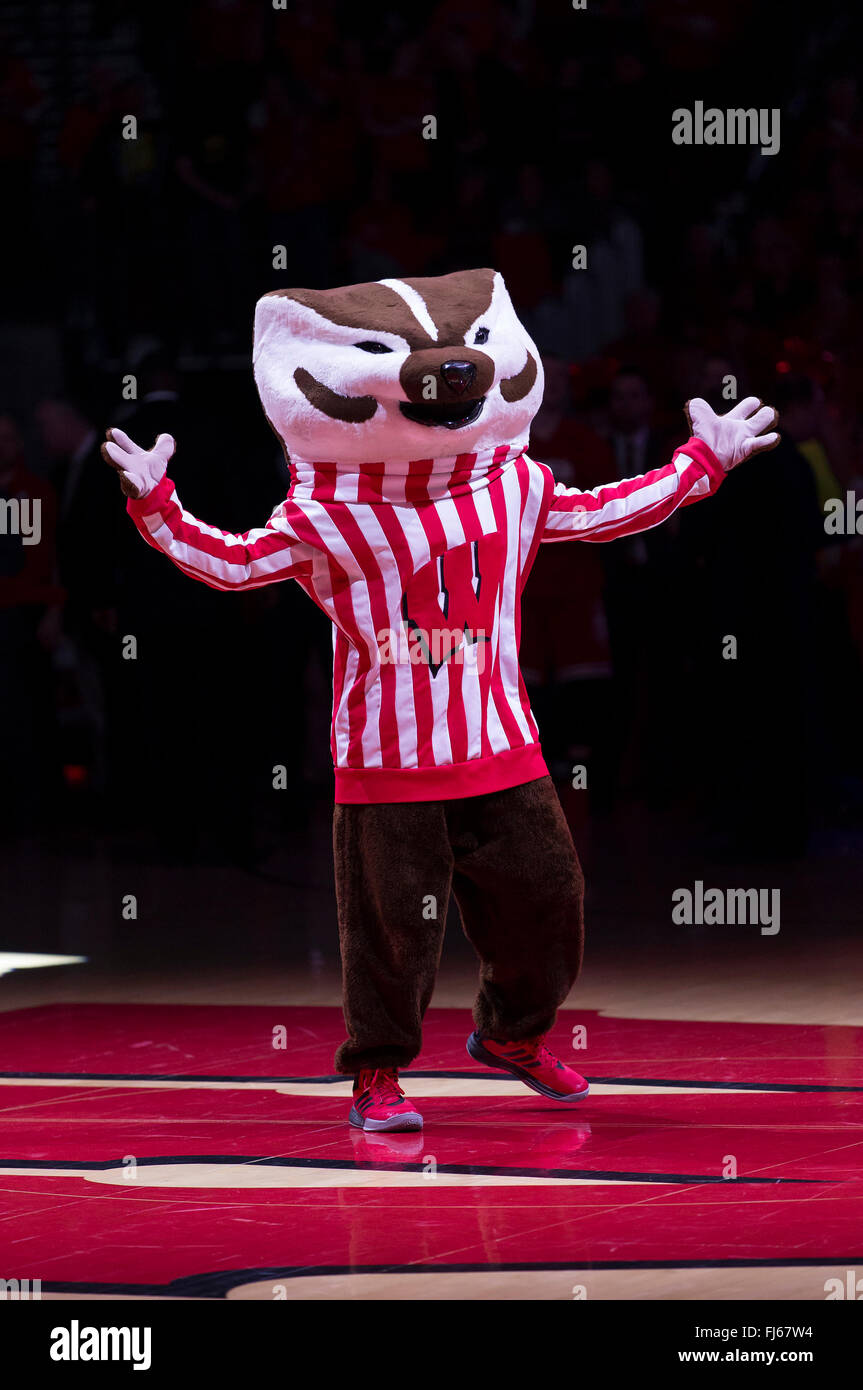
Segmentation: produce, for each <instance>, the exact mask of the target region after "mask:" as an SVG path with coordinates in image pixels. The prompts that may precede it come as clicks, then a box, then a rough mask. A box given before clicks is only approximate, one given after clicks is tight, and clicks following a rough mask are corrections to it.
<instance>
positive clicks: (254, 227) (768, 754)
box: [0, 0, 863, 855]
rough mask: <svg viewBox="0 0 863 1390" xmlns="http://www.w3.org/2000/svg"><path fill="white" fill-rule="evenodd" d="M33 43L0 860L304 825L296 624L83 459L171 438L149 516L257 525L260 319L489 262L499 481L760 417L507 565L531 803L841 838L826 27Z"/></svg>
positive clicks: (452, 2)
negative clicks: (753, 114)
mask: <svg viewBox="0 0 863 1390" xmlns="http://www.w3.org/2000/svg"><path fill="white" fill-rule="evenodd" d="M40 8H41V7H40V5H39V4H35V5H34V6H33V10H32V15H31V19H32V24H31V23H30V22H29V21H28V20H27V18H26V16H24V17H22V12H21V11H20V10H19V8H18V7H11V6H10V7H9V8H8V13H7V10H6V9H4V7H3V6H2V4H0V30H2V29H5V34H4V37H5V45H4V53H3V57H2V60H0V162H2V169H3V179H4V185H5V188H6V191H7V196H8V198H9V206H10V207H14V209H15V216H14V218H10V219H9V226H8V230H9V233H10V236H11V239H12V247H11V256H10V259H9V264H10V265H12V266H14V267H15V275H14V277H13V278H12V283H10V285H9V287H8V295H7V303H8V309H9V315H10V322H9V324H8V325H7V327H6V329H5V330H4V333H3V337H2V343H0V355H2V357H3V359H4V360H5V365H6V367H7V369H8V370H6V371H5V372H4V377H5V380H6V381H7V383H9V385H8V386H7V388H6V390H5V392H4V395H3V397H2V398H0V497H2V498H7V499H8V498H12V497H19V498H25V497H29V498H31V499H35V498H39V499H40V502H41V507H42V536H41V540H40V543H39V544H38V545H37V546H27V545H24V544H23V541H22V539H21V538H20V537H18V536H15V535H12V534H0V718H2V721H3V725H4V728H5V729H6V730H7V731H12V733H11V736H9V737H7V738H5V739H4V740H3V741H2V751H0V777H2V780H3V785H4V789H5V794H4V797H3V804H2V808H0V815H2V817H3V819H4V821H5V823H6V824H7V826H8V827H9V828H11V829H20V828H21V827H22V826H23V827H25V828H26V827H28V826H31V825H33V824H39V823H42V822H43V821H45V820H46V819H50V818H55V817H59V818H60V819H61V820H63V819H64V818H65V819H68V818H69V817H70V816H71V817H74V816H76V815H78V814H80V809H79V808H80V807H82V806H84V805H86V806H87V807H88V808H91V809H92V808H93V807H96V808H101V814H102V815H103V816H108V817H109V818H111V819H112V821H113V822H115V823H118V824H126V823H128V824H130V825H132V826H135V825H145V824H149V823H152V822H154V821H155V820H156V819H158V821H159V831H160V836H161V838H162V841H163V843H164V845H165V846H166V848H167V849H168V850H170V849H171V847H172V846H175V847H176V848H177V849H178V850H180V849H181V848H182V849H184V850H186V849H188V844H189V840H190V836H191V837H196V838H197V841H198V842H199V847H200V852H201V853H209V852H211V847H212V845H213V844H214V843H215V844H216V845H217V846H223V845H224V843H229V844H230V846H231V848H232V852H239V853H241V854H242V853H246V852H248V853H249V854H250V855H253V854H254V843H253V841H254V826H255V816H254V814H253V813H252V809H251V808H253V807H255V806H256V805H258V803H259V802H260V801H261V799H262V798H263V796H264V794H265V792H266V790H267V788H268V787H269V786H270V784H271V778H272V768H273V767H274V766H275V765H284V766H285V767H286V768H287V770H288V776H289V781H290V787H291V794H290V796H289V797H288V798H286V800H285V805H286V807H287V808H288V809H287V810H286V811H285V813H284V815H285V818H286V819H287V820H288V821H289V822H291V820H292V818H296V819H297V821H299V820H300V819H301V817H302V808H303V805H304V804H305V799H307V798H308V796H309V795H310V794H311V792H313V791H314V790H315V789H318V790H320V791H321V794H322V795H323V794H325V793H326V790H327V787H326V771H325V764H326V753H327V749H326V740H325V733H324V732H323V730H324V728H325V724H323V723H322V722H321V721H320V719H319V718H318V714H319V711H320V708H321V706H322V704H325V703H326V699H327V696H326V694H325V691H326V684H327V679H328V676H327V661H328V646H329V633H328V630H327V624H326V622H325V620H324V619H323V618H322V617H321V615H320V614H318V613H317V612H316V611H315V610H314V609H313V608H312V606H311V605H310V604H309V603H308V601H307V600H306V599H305V597H304V596H303V595H302V594H300V593H299V591H295V590H294V589H292V587H291V586H289V585H283V586H277V587H274V588H273V589H268V590H262V591H259V592H256V593H254V594H251V595H244V596H234V595H231V596H226V595H221V594H215V593H213V592H212V591H210V590H207V589H205V588H204V587H203V586H199V585H195V584H193V583H191V582H190V581H188V580H186V579H185V578H184V577H183V576H181V575H179V574H178V573H177V572H176V571H174V570H173V569H172V568H171V567H170V566H169V565H168V564H167V563H166V562H164V561H163V560H161V559H160V557H158V556H156V555H154V554H153V553H152V552H151V551H149V550H148V548H147V547H146V546H144V545H143V543H142V542H141V541H140V538H139V537H138V536H137V534H136V533H135V532H134V529H133V528H132V526H131V523H129V522H128V520H127V518H126V517H125V515H124V511H123V505H122V498H121V496H120V494H119V489H118V487H117V483H116V479H115V478H114V477H113V475H112V474H110V473H109V471H108V470H107V469H106V468H105V466H104V464H103V463H102V462H101V460H100V457H99V443H100V441H101V438H102V437H103V435H104V429H105V427H106V426H107V425H109V424H118V425H122V427H123V428H124V429H126V430H127V432H128V433H129V434H131V435H132V437H133V438H136V439H140V440H142V441H145V442H148V441H149V440H150V439H152V438H154V437H155V435H156V434H157V433H158V432H161V431H169V432H171V433H172V434H174V436H175V438H177V440H178V452H177V455H176V460H175V462H174V463H172V466H171V472H172V476H173V477H174V478H175V481H176V482H177V484H178V488H179V490H180V493H181V496H182V497H183V501H184V503H185V505H186V506H188V507H189V508H190V510H192V511H194V512H196V513H197V514H199V515H202V516H204V517H205V518H206V519H207V520H209V521H211V522H213V523H214V524H217V525H221V526H225V527H228V528H230V529H231V530H242V529H245V528H246V527H249V526H252V525H257V524H262V522H263V520H264V519H265V518H266V516H267V515H268V514H269V512H270V510H271V509H272V507H273V506H274V505H275V503H276V502H277V501H278V499H279V497H280V495H283V492H284V488H285V485H286V472H285V467H284V461H283V460H282V459H281V458H280V456H279V455H278V453H277V451H276V450H275V448H274V445H273V441H272V437H271V436H270V434H269V432H268V430H267V429H266V426H265V424H264V422H263V421H262V420H261V418H260V414H259V407H258V405H257V402H256V400H255V396H254V390H253V385H252V382H251V371H250V364H249V361H248V357H249V347H250V338H251V316H252V309H253V305H254V301H255V299H256V297H257V296H258V295H259V294H261V293H263V292H265V291H266V290H268V289H271V288H274V287H277V286H285V285H289V284H300V285H315V286H327V285H333V284H339V283H347V282H352V281H357V280H367V279H377V278H381V277H385V276H398V275H422V274H436V273H443V272H446V271H448V270H452V269H458V268H463V267H469V266H474V265H484V264H487V265H493V266H495V267H496V268H498V269H500V270H501V271H502V272H503V273H504V275H505V277H506V279H507V283H508V286H509V289H510V293H511V295H512V298H513V300H514V302H515V305H516V308H517V310H518V312H519V314H520V315H521V317H522V318H523V320H524V322H525V323H526V325H527V327H528V329H529V331H530V332H531V333H532V335H533V336H534V338H535V340H536V341H537V343H538V345H539V348H540V350H541V352H542V353H543V356H544V359H545V368H546V377H547V389H546V397H545V402H544V405H543V407H542V410H541V412H540V414H539V416H538V418H537V420H536V422H535V427H534V431H533V435H532V451H533V454H534V456H535V457H536V458H538V459H540V460H542V461H543V462H546V463H548V464H549V465H550V466H551V467H552V468H553V470H554V471H555V474H556V476H557V477H558V478H559V479H560V480H561V481H563V482H565V483H567V484H572V485H578V486H582V487H595V486H598V485H600V484H601V483H603V482H606V481H610V480H613V479H618V478H621V477H626V476H632V475H634V474H636V473H640V472H643V471H646V470H647V469H649V468H651V467H654V466H657V465H658V464H660V463H662V462H665V461H666V460H667V459H668V458H669V457H670V453H671V450H672V449H673V448H674V447H675V446H676V445H677V444H679V443H681V442H682V441H683V440H684V439H685V437H686V433H687V430H686V422H685V419H684V416H683V412H682V408H681V407H682V405H683V403H684V402H685V401H686V400H687V398H689V397H690V396H693V395H696V394H698V395H703V396H705V397H706V398H707V399H708V400H710V401H711V403H712V404H714V405H715V407H716V408H717V409H721V410H724V409H727V408H729V407H730V406H731V405H732V404H733V403H734V401H735V399H739V398H742V397H743V396H746V395H756V396H760V397H762V398H763V399H765V400H768V401H770V402H771V403H772V404H776V405H777V406H778V407H779V409H780V412H781V429H782V442H781V444H780V446H779V447H778V448H777V449H776V450H775V451H774V452H772V453H771V454H769V455H767V456H765V457H764V458H762V459H760V460H758V461H757V462H755V463H753V464H752V465H751V466H749V467H746V468H742V469H740V470H738V471H737V472H736V473H735V474H733V475H732V476H731V478H730V479H729V480H728V482H727V483H726V485H725V486H724V487H723V488H722V490H721V491H720V493H719V494H718V496H717V498H716V499H715V500H714V501H712V502H711V503H710V504H709V505H708V506H705V507H696V508H691V509H689V510H688V511H687V512H686V513H683V514H681V515H679V516H678V517H676V518H675V519H673V520H672V522H671V523H669V524H667V525H665V526H664V527H662V528H659V529H657V530H656V531H653V532H650V533H648V534H646V535H644V536H642V537H638V538H634V539H632V540H628V541H621V542H615V543H614V544H612V545H608V546H603V547H590V546H578V545H570V546H556V547H545V548H544V549H543V550H542V551H541V552H540V557H539V560H538V562H537V566H536V570H535V573H534V575H533V576H532V578H531V580H530V583H529V585H528V588H527V592H526V595H525V619H524V639H523V659H524V667H525V672H526V675H527V677H528V680H529V684H530V690H531V697H532V699H533V701H534V706H535V709H536V712H537V715H538V718H539V720H540V727H541V730H542V733H543V737H544V745H545V747H546V751H547V754H548V757H549V759H550V762H551V765H552V768H553V771H554V773H555V775H556V776H557V777H558V778H559V780H560V781H561V783H564V784H565V783H566V782H567V781H568V780H569V779H570V778H571V776H572V769H573V768H574V767H577V766H580V765H582V764H583V765H584V766H585V767H586V768H587V769H588V786H589V790H590V804H591V807H592V808H593V809H595V810H596V811H597V812H601V811H602V810H603V809H612V808H613V807H614V806H615V805H616V804H618V803H619V802H620V801H621V800H622V799H625V798H627V797H638V798H643V799H645V800H648V801H650V802H652V803H657V802H660V803H668V802H671V803H683V804H685V805H686V806H687V807H688V808H690V809H691V810H693V811H694V812H696V813H697V814H698V815H700V817H701V820H702V822H703V825H704V828H705V833H706V834H707V835H708V836H709V839H710V843H711V844H712V845H715V847H716V849H717V852H726V851H727V852H729V853H738V854H739V853H744V852H749V851H751V852H752V853H754V854H765V853H777V854H797V853H801V852H803V851H804V850H805V848H806V846H807V844H808V843H809V841H810V834H811V831H812V829H813V827H817V826H818V825H821V824H824V823H828V824H836V823H839V822H843V821H845V820H847V819H849V818H852V819H853V818H859V816H860V814H861V811H863V768H861V766H860V761H861V759H860V753H859V750H858V745H859V741H858V740H856V737H855V735H856V721H857V718H858V717H859V710H860V708H861V700H860V696H861V693H863V691H861V674H860V672H861V654H863V563H861V548H863V539H861V537H858V536H857V535H856V534H846V535H841V534H839V535H836V534H828V532H827V531H826V530H825V525H824V505H825V502H826V501H827V500H828V499H829V498H831V497H845V496H846V494H847V493H848V492H853V491H854V489H855V488H856V490H857V494H858V495H859V496H860V497H861V498H863V477H861V475H863V468H861V446H863V437H861V414H860V410H859V407H858V401H859V399H860V388H861V382H860V375H861V358H860V354H859V352H858V351H855V348H856V345H857V344H858V343H859V341H860V337H861V327H863V325H861V322H860V320H861V314H863V309H861V305H863V297H861V294H860V289H861V280H863V103H861V95H860V90H859V83H858V80H857V77H856V75H855V68H856V53H857V52H858V51H859V50H857V49H856V47H855V45H856V39H857V27H858V24H859V21H858V20H857V18H856V16H855V15H854V13H853V11H849V12H848V13H843V10H842V9H841V7H839V6H836V7H835V8H834V7H833V6H832V4H830V3H825V4H824V5H821V6H819V7H818V10H817V12H814V11H813V12H811V13H810V12H805V13H804V12H799V13H795V17H794V23H793V25H792V24H790V23H789V24H787V25H779V26H777V24H776V18H775V13H773V7H769V6H761V5H758V4H757V3H752V0H693V2H692V3H687V0H629V3H627V2H626V0H617V3H614V2H613V0H610V2H609V3H607V4H604V5H603V4H599V3H597V4H596V5H593V4H588V6H587V7H586V8H585V9H584V10H577V9H575V8H574V7H569V6H567V5H546V4H542V3H538V0H537V3H533V2H532V0H524V2H522V0H512V2H511V3H507V0H463V2H462V3H457V2H456V0H439V2H438V3H430V4H428V5H424V6H422V7H415V8H414V9H411V8H409V7H396V6H393V7H390V8H389V9H387V8H386V7H380V8H378V7H374V8H373V9H371V10H370V9H369V8H368V7H364V6H355V5H349V4H347V3H342V2H341V0H307V2H306V3H291V2H290V0H287V3H286V5H285V7H284V8H279V7H277V6H276V5H263V4H261V3H259V0H204V3H199V4H191V5H188V6H184V7H180V8H174V9H165V8H163V7H162V6H161V5H159V4H154V5H152V6H147V7H142V8H141V10H140V13H139V14H138V15H137V16H136V17H133V15H130V13H129V10H128V7H127V6H123V5H120V4H119V3H112V0H106V2H103V3H99V0H92V3H88V0H80V3H77V4H72V5H70V6H69V7H68V10H69V16H71V18H70V17H69V16H67V17H66V19H65V21H61V22H60V23H59V24H57V25H55V26H54V28H53V29H52V31H51V32H52V37H51V38H50V40H49V39H46V38H45V37H44V33H43V32H42V31H41V30H40V28H39V24H38V22H37V20H38V12H39V10H40ZM73 21H74V23H73ZM64 24H65V27H64ZM768 52H769V54H770V62H769V64H768V63H766V62H765V53H768ZM695 100H704V101H705V102H706V103H707V104H715V105H718V106H721V107H729V106H754V105H757V106H766V107H770V108H773V107H776V108H779V109H780V111H781V115H782V127H781V148H780V151H779V153H778V154H776V155H774V156H772V157H762V156H761V155H759V153H758V151H757V150H756V149H748V148H740V147H736V148H725V147H712V148H710V149H707V148H704V147H701V148H685V147H680V146H676V145H674V144H673V143H672V141H671V113H672V110H673V109H674V108H675V107H679V106H687V105H689V106H691V105H692V103H693V102H694V101H695ZM129 116H134V117H135V121H136V128H135V138H134V139H124V138H123V130H124V128H125V129H126V130H128V129H129V126H128V118H129ZM430 118H433V119H431V120H430ZM426 135H428V136H431V137H432V138H425V136H426ZM580 247H583V248H584V252H583V254H581V253H579V251H578V248H580ZM276 248H282V252H281V261H280V268H279V269H278V270H277V269H274V264H273V262H274V253H275V250H276ZM129 374H132V375H133V376H134V378H135V381H136V390H135V393H134V395H133V397H131V398H129V396H128V393H125V394H124V391H123V382H124V378H127V377H128V375H129ZM861 526H863V521H861ZM127 634H134V635H135V636H136V638H137V643H138V654H137V657H136V659H135V660H128V659H123V657H122V656H121V654H120V649H121V643H122V639H123V637H124V636H125V635H127ZM729 637H730V638H733V639H734V642H735V643H736V655H734V654H732V653H731V651H730V649H729V644H728V638H729ZM180 784H182V786H183V787H184V788H186V789H188V788H190V787H191V788H193V789H194V797H193V803H192V804H193V806H194V815H193V816H192V818H191V819H192V820H193V821H194V825H190V815H189V809H188V808H189V801H188V799H187V797H186V796H183V797H180V796H173V795H171V794H169V795H167V796H166V790H167V791H168V793H170V792H171V789H172V788H178V787H179V786H180ZM218 852H222V849H218Z"/></svg>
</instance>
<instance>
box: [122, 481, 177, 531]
mask: <svg viewBox="0 0 863 1390" xmlns="http://www.w3.org/2000/svg"><path fill="white" fill-rule="evenodd" d="M173 491H174V484H173V483H172V482H171V479H170V478H169V477H168V475H167V473H165V474H164V476H163V477H161V478H160V479H159V481H158V482H157V484H156V486H155V487H154V488H153V490H152V492H148V493H147V496H146V497H127V498H126V511H127V512H128V513H129V515H130V516H131V517H132V518H133V519H134V520H135V521H137V520H138V519H139V518H140V517H143V516H151V515H152V514H153V512H158V511H161V509H162V507H163V506H164V505H165V503H166V502H167V501H168V500H169V498H170V496H171V493H172V492H173Z"/></svg>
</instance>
